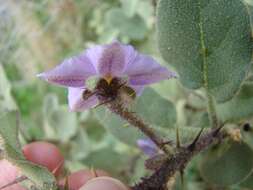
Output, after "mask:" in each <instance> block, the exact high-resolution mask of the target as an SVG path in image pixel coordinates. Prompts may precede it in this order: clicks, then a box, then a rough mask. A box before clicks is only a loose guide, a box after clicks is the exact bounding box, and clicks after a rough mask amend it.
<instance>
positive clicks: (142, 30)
mask: <svg viewBox="0 0 253 190" xmlns="http://www.w3.org/2000/svg"><path fill="white" fill-rule="evenodd" d="M105 21H106V26H107V27H108V28H115V29H118V30H119V31H120V34H121V35H122V36H127V37H128V38H130V39H133V40H142V39H143V38H144V37H145V35H146V34H147V26H146V23H145V21H144V20H143V19H142V18H141V17H140V16H139V15H134V16H133V17H131V18H128V17H127V16H126V15H125V14H124V12H123V11H122V10H121V9H119V8H114V9H110V10H109V11H108V12H107V13H106V17H105Z"/></svg>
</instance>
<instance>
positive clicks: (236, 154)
mask: <svg viewBox="0 0 253 190" xmlns="http://www.w3.org/2000/svg"><path fill="white" fill-rule="evenodd" d="M224 146H225V147H224ZM252 169H253V151H252V149H251V148H250V147H249V146H248V145H247V144H245V143H236V142H231V143H229V144H226V145H224V144H223V145H222V146H219V147H216V149H211V150H209V151H208V152H207V153H206V154H205V156H204V158H203V159H202V161H201V163H200V172H201V176H202V177H203V178H204V180H205V181H207V182H209V183H211V184H216V185H219V186H223V187H224V186H230V185H234V184H238V183H240V182H241V181H243V180H245V179H246V178H247V177H248V176H249V175H250V173H251V171H252Z"/></svg>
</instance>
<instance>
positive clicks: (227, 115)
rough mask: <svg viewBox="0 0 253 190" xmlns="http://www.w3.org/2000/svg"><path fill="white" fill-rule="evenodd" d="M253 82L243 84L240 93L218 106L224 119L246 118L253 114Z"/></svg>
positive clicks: (220, 115)
mask: <svg viewBox="0 0 253 190" xmlns="http://www.w3.org/2000/svg"><path fill="white" fill-rule="evenodd" d="M252 105H253V82H247V83H245V84H243V86H242V87H241V89H240V91H239V93H238V94H237V95H236V96H235V97H234V98H233V99H232V100H230V101H228V102H225V103H223V104H219V105H218V106H217V112H218V115H219V117H220V118H221V120H223V121H235V122H238V121H240V120H245V119H248V118H251V117H252V116H253V107H252Z"/></svg>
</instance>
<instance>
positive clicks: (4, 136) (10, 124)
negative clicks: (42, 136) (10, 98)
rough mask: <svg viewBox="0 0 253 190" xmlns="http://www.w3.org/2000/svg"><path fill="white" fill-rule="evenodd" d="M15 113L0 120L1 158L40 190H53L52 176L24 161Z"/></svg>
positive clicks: (53, 181)
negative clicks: (16, 168)
mask: <svg viewBox="0 0 253 190" xmlns="http://www.w3.org/2000/svg"><path fill="white" fill-rule="evenodd" d="M15 121H16V113H15V112H12V113H8V114H6V115H4V116H3V117H1V118H0V147H1V148H3V157H4V158H5V159H6V160H8V161H9V162H11V163H12V164H13V165H15V166H16V167H18V168H19V169H20V170H21V173H22V174H23V175H24V176H26V177H27V178H28V179H29V180H31V181H32V182H33V183H34V184H33V185H34V186H36V187H37V188H39V189H41V190H47V189H52V190H53V189H55V178H54V176H53V175H52V174H51V173H50V172H49V171H48V170H47V169H46V168H44V167H41V166H38V165H35V164H33V163H31V162H29V161H27V160H26V159H25V157H24V156H23V154H22V151H21V147H20V144H19V141H18V128H17V126H16V122H15Z"/></svg>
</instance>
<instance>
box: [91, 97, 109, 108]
mask: <svg viewBox="0 0 253 190" xmlns="http://www.w3.org/2000/svg"><path fill="white" fill-rule="evenodd" d="M112 101H113V100H111V99H109V100H106V101H104V102H101V103H99V104H98V105H96V106H95V107H94V108H97V107H99V106H102V105H105V104H108V103H110V102H112Z"/></svg>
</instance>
